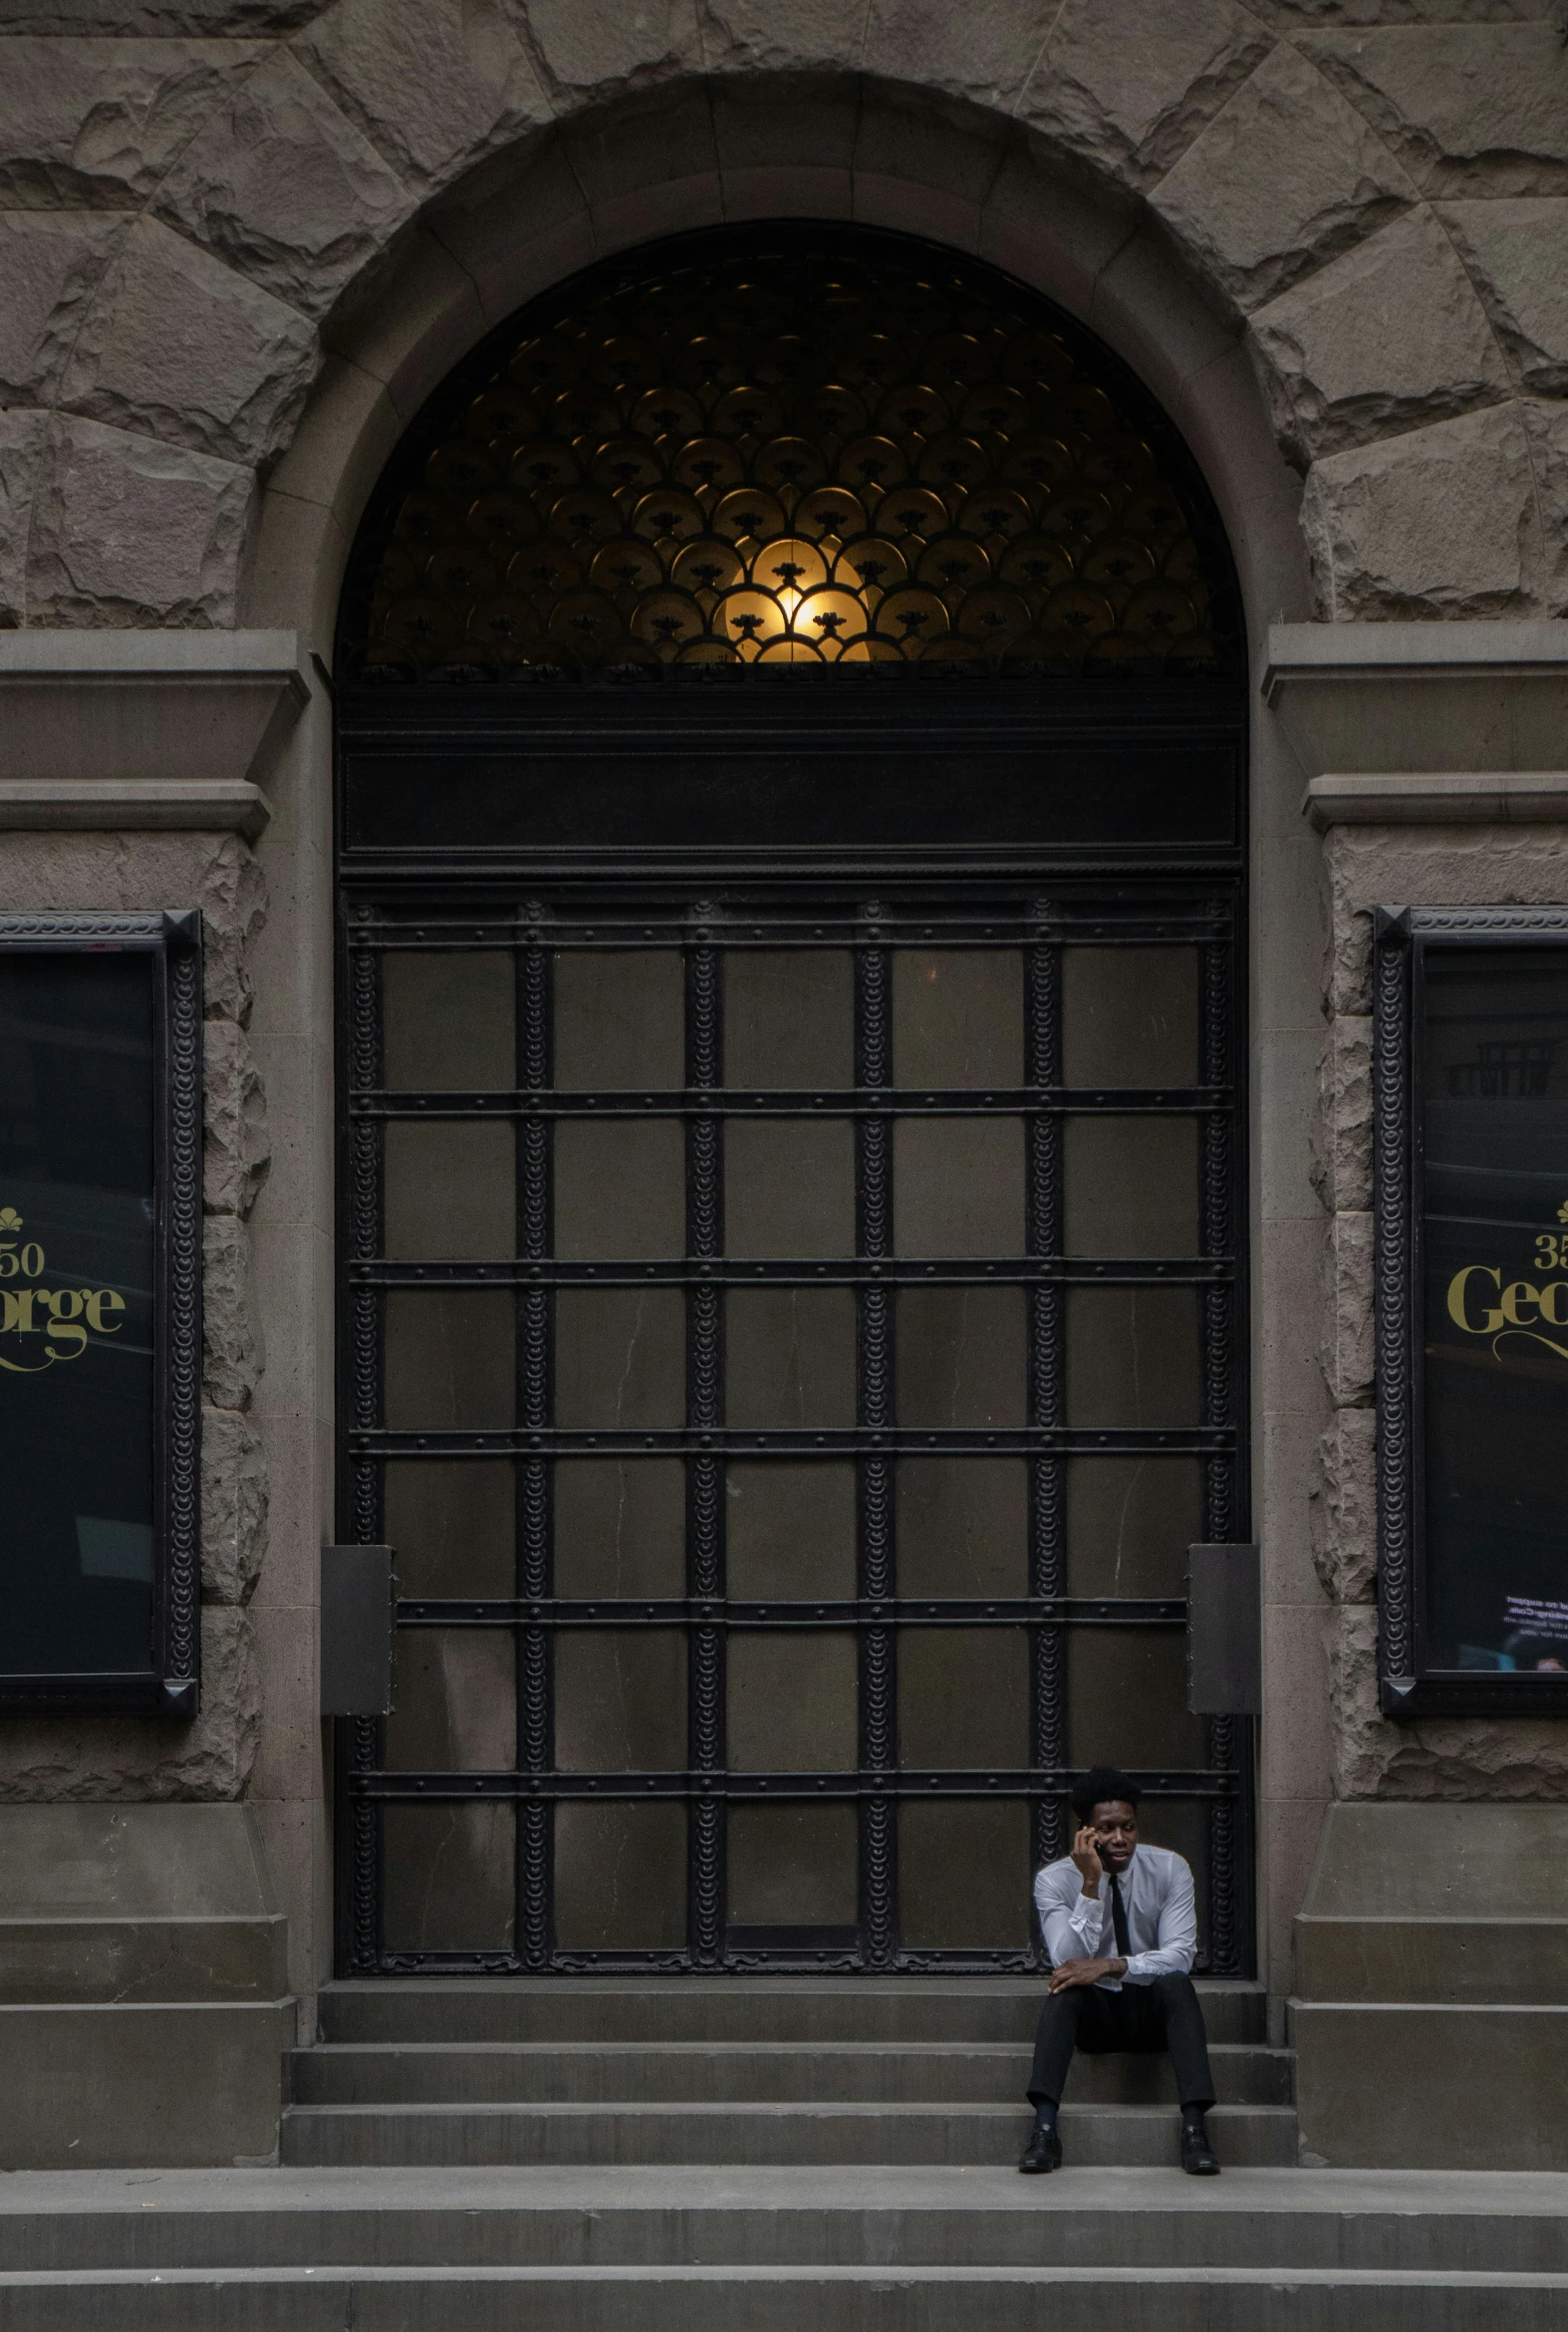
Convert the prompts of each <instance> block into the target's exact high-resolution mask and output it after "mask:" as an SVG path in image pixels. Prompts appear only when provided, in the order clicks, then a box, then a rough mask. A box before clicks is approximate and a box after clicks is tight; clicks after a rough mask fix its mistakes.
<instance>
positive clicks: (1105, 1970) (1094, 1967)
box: [1050, 1855, 1127, 1992]
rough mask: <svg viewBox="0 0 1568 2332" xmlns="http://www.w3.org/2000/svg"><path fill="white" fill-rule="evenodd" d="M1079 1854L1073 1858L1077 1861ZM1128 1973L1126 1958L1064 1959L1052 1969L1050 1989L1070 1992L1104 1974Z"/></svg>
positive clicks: (1097, 1979) (1098, 1978)
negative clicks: (1078, 1985)
mask: <svg viewBox="0 0 1568 2332" xmlns="http://www.w3.org/2000/svg"><path fill="white" fill-rule="evenodd" d="M1077 1859H1078V1858H1077V1856H1076V1855H1075V1856H1074V1857H1073V1860H1074V1861H1075V1862H1076V1861H1077ZM1126 1973H1127V1961H1126V1960H1125V1959H1064V1960H1063V1961H1062V1964H1061V1966H1060V1967H1053V1968H1052V1970H1051V1982H1050V1989H1051V1990H1052V1991H1053V1992H1069V1991H1071V1990H1072V1988H1073V1986H1074V1985H1075V1984H1080V1983H1098V1982H1099V1981H1100V1978H1101V1977H1102V1976H1103V1975H1113V1976H1123V1975H1126Z"/></svg>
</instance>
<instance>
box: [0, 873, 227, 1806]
mask: <svg viewBox="0 0 1568 2332" xmlns="http://www.w3.org/2000/svg"><path fill="white" fill-rule="evenodd" d="M265 897H266V895H265V890H264V886H263V883H262V878H261V872H260V869H259V868H258V867H257V864H256V861H255V858H254V857H253V855H252V853H251V852H250V850H249V849H248V848H247V846H246V845H245V844H244V843H243V842H241V841H240V840H239V839H238V837H237V836H235V835H201V834H192V835H159V836H152V835H137V836H119V835H101V834H27V835H20V834H11V835H7V836H6V837H5V838H4V846H3V848H0V912H6V913H14V912H17V911H19V910H21V909H23V908H30V907H39V906H41V905H47V906H49V907H56V908H60V907H64V908H69V907H87V908H100V909H102V908H114V907H120V908H126V909H129V910H134V909H138V908H142V909H144V908H159V907H199V908H200V909H201V913H202V921H203V928H204V931H205V934H206V945H205V952H204V962H203V976H204V983H205V1007H206V1027H205V1034H204V1043H205V1056H206V1135H205V1145H204V1149H205V1156H204V1162H203V1164H204V1176H203V1191H202V1211H203V1215H204V1217H205V1246H206V1265H205V1271H204V1275H203V1312H204V1319H203V1326H204V1331H205V1346H206V1351H205V1362H204V1368H203V1373H202V1408H201V1487H202V1515H201V1672H202V1674H201V1711H200V1714H199V1715H198V1717H197V1718H196V1721H195V1722H194V1724H191V1725H188V1726H184V1725H180V1726H170V1725H168V1724H167V1723H165V1722H162V1721H161V1720H159V1719H156V1718H149V1717H118V1718H112V1719H96V1720H94V1721H93V1722H92V1723H90V1724H80V1723H73V1722H70V1721H68V1720H65V1719H62V1718H58V1717H37V1718H33V1719H18V1718H11V1719H8V1720H7V1722H6V1723H5V1724H4V1725H0V1802H5V1801H11V1802H24V1801H33V1802H36V1801H40V1800H49V1799H67V1798H80V1799H105V1798H108V1799H115V1798H125V1799H142V1800H144V1799H159V1798H237V1797H240V1796H242V1795H243V1794H244V1791H245V1787H246V1784H247V1782H248V1781H249V1779H250V1773H251V1768H252V1766H253V1764H254V1763H255V1758H256V1749H257V1745H258V1742H259V1740H260V1737H261V1715H262V1701H261V1677H260V1670H259V1664H258V1661H257V1657H256V1645H255V1634H254V1630H253V1628H252V1626H251V1622H250V1618H249V1616H248V1614H247V1612H246V1608H245V1607H246V1605H247V1604H248V1603H249V1602H250V1599H251V1596H252V1594H253V1592H254V1590H255V1586H256V1581H257V1578H258V1577H259V1575H260V1571H261V1565H262V1560H263V1557H264V1556H265V1553H266V1547H267V1470H266V1461H265V1456H264V1452H263V1447H262V1441H261V1436H260V1434H259V1433H258V1431H257V1429H256V1425H255V1423H254V1421H253V1420H252V1418H251V1416H250V1414H249V1413H250V1407H251V1398H252V1395H253V1394H254V1392H255V1389H256V1384H257V1380H258V1378H259V1375H260V1372H261V1366H262V1360H261V1349H260V1341H259V1338H258V1334H257V1328H256V1319H255V1309H254V1305H253V1302H252V1298H251V1293H250V1285H249V1280H250V1270H249V1261H250V1257H249V1239H248V1233H247V1229H246V1222H247V1218H248V1216H249V1214H250V1211H251V1208H252V1206H253V1204H254V1203H255V1198H256V1193H257V1191H258V1190H259V1188H260V1187H261V1184H262V1182H263V1180H264V1179H265V1176H266V1172H267V1167H268V1164H269V1152H268V1146H267V1123H266V1106H265V1097H264V1095H263V1093H262V1089H261V1080H260V1078H259V1077H258V1075H257V1072H256V1066H255V1063H254V1061H253V1059H252V1057H251V1051H250V1041H249V1037H248V1035H247V1028H248V1024H249V1021H250V1016H251V1006H252V1003H253V1001H254V990H253V985H252V978H251V952H252V949H253V946H254V942H255V939H256V935H257V933H258V931H259V930H260V928H261V925H262V922H263V920H264V918H265V913H266V906H265Z"/></svg>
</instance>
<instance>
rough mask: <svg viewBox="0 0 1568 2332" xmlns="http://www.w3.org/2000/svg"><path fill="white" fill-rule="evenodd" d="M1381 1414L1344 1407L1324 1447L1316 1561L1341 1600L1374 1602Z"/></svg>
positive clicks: (1316, 1511) (1316, 1496)
mask: <svg viewBox="0 0 1568 2332" xmlns="http://www.w3.org/2000/svg"><path fill="white" fill-rule="evenodd" d="M1377 1425H1378V1421H1377V1413H1376V1411H1374V1410H1370V1409H1338V1410H1336V1411H1335V1412H1334V1420H1333V1423H1332V1424H1331V1425H1330V1426H1329V1428H1328V1431H1327V1432H1326V1433H1325V1434H1324V1435H1323V1438H1322V1441H1321V1443H1320V1449H1321V1454H1322V1462H1323V1487H1322V1489H1321V1491H1319V1492H1317V1493H1315V1494H1314V1498H1313V1519H1312V1562H1313V1568H1314V1569H1315V1570H1316V1572H1317V1575H1318V1577H1319V1579H1320V1580H1321V1581H1322V1582H1323V1587H1324V1591H1325V1593H1326V1594H1328V1595H1329V1596H1331V1597H1332V1598H1333V1600H1334V1601H1335V1602H1336V1603H1371V1602H1372V1600H1373V1598H1374V1597H1375V1595H1376V1594H1377V1582H1378V1536H1377V1531H1378V1485H1377V1462H1376V1461H1377V1438H1378V1433H1377Z"/></svg>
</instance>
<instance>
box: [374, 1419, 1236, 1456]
mask: <svg viewBox="0 0 1568 2332" xmlns="http://www.w3.org/2000/svg"><path fill="white" fill-rule="evenodd" d="M349 1446H350V1450H351V1452H352V1453H353V1455H354V1456H356V1457H418V1456H421V1455H423V1456H427V1457H506V1456H512V1455H516V1456H545V1457H580V1456H584V1455H586V1454H587V1453H588V1452H589V1451H591V1450H597V1451H598V1452H599V1454H600V1455H602V1456H606V1457H621V1456H636V1455H648V1454H650V1453H652V1454H654V1455H657V1456H662V1457H678V1456H681V1455H684V1454H686V1453H689V1452H693V1451H698V1450H704V1449H706V1450H712V1451H714V1452H716V1453H717V1454H719V1455H721V1456H722V1455H734V1456H738V1457H750V1456H753V1455H755V1453H756V1452H757V1451H759V1450H764V1451H767V1452H768V1453H769V1454H771V1455H772V1456H774V1457H809V1456H815V1455H817V1454H818V1453H820V1454H821V1455H823V1456H824V1457H860V1456H865V1455H867V1454H869V1453H871V1452H874V1451H875V1452H876V1453H878V1454H879V1455H883V1456H894V1457H896V1456H900V1455H909V1456H924V1455H928V1454H929V1453H930V1452H932V1451H935V1452H936V1453H938V1454H947V1455H952V1456H970V1457H973V1456H978V1455H980V1454H981V1453H982V1452H983V1451H985V1450H987V1449H997V1450H1001V1451H1003V1452H1007V1451H1013V1452H1021V1453H1023V1454H1031V1453H1032V1454H1033V1455H1035V1456H1041V1457H1048V1456H1053V1455H1057V1454H1061V1455H1071V1454H1072V1453H1073V1452H1074V1451H1086V1452H1087V1451H1093V1452H1094V1453H1095V1454H1097V1455H1100V1456H1116V1455H1118V1454H1127V1455H1129V1456H1134V1455H1136V1456H1140V1457H1147V1456H1149V1455H1150V1454H1151V1453H1153V1452H1156V1451H1160V1450H1166V1451H1169V1452H1170V1453H1171V1454H1172V1455H1180V1454H1183V1453H1185V1454H1192V1455H1197V1456H1208V1455H1210V1454H1224V1453H1227V1452H1229V1451H1230V1450H1233V1449H1234V1448H1235V1446H1236V1433H1235V1428H1234V1426H1231V1425H1172V1426H1169V1427H1167V1428H1164V1429H1161V1430H1154V1429H1152V1428H1150V1427H1148V1426H1143V1425H1114V1426H1107V1427H1106V1428H1105V1429H1104V1430H1103V1431H1102V1430H1098V1429H1096V1428H1094V1427H1092V1426H1083V1425H1012V1426H1007V1427H1003V1428H1002V1429H1000V1430H998V1431H995V1432H991V1431H988V1430H985V1429H984V1428H982V1427H980V1426H978V1425H972V1426H963V1425H946V1426H943V1427H942V1429H941V1430H940V1431H939V1432H922V1431H920V1430H919V1429H918V1428H917V1427H916V1426H914V1425H904V1426H878V1427H876V1428H875V1429H873V1428H872V1427H871V1426H869V1425H839V1426H835V1427H833V1428H832V1429H830V1430H825V1431H823V1432H820V1433H815V1432H812V1431H811V1430H810V1429H809V1428H799V1427H795V1428H787V1429H786V1428H780V1429H779V1430H777V1431H774V1432H766V1433H752V1432H743V1431H741V1430H740V1429H739V1428H738V1427H735V1426H727V1425H701V1426H697V1425H669V1426H665V1427H664V1428H662V1429H661V1430H660V1431H658V1432H653V1433H637V1432H621V1431H595V1432H588V1431H585V1430H583V1429H581V1428H579V1427H567V1426H563V1425H517V1426H511V1427H505V1428H501V1429H497V1430H494V1431H489V1432H460V1431H457V1430H453V1429H437V1430H435V1431H430V1432H424V1433H420V1432H415V1431H402V1430H393V1429H392V1427H390V1426H385V1425H384V1426H382V1427H380V1428H378V1429H376V1430H373V1431H361V1432H357V1433H352V1434H351V1435H350V1436H349Z"/></svg>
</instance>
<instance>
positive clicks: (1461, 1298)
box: [1448, 1240, 1568, 1361]
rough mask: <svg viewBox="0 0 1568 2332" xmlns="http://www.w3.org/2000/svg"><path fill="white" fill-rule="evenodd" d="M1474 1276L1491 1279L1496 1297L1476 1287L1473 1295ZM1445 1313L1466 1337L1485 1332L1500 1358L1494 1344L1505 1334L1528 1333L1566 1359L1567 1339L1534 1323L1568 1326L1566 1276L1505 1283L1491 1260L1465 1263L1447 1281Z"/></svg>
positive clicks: (1567, 1352)
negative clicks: (1562, 1341)
mask: <svg viewBox="0 0 1568 2332" xmlns="http://www.w3.org/2000/svg"><path fill="white" fill-rule="evenodd" d="M1540 1243H1541V1242H1540V1241H1539V1240H1537V1242H1536V1244H1537V1245H1539V1244H1540ZM1564 1260H1565V1261H1568V1257H1565V1258H1564ZM1472 1279H1474V1280H1480V1281H1482V1282H1484V1281H1487V1280H1489V1281H1490V1282H1491V1285H1492V1287H1493V1288H1494V1289H1495V1290H1496V1291H1497V1301H1496V1302H1495V1303H1494V1304H1489V1303H1487V1301H1486V1298H1485V1295H1484V1293H1483V1292H1480V1291H1477V1293H1476V1294H1475V1295H1474V1296H1472V1295H1471V1293H1470V1281H1471V1280H1472ZM1448 1318H1449V1319H1450V1320H1451V1321H1452V1322H1453V1324H1454V1326H1455V1327H1456V1328H1462V1329H1463V1331H1464V1333H1465V1335H1466V1336H1489V1337H1490V1338H1491V1340H1492V1348H1491V1349H1492V1357H1493V1359H1494V1360H1499V1361H1500V1360H1501V1359H1502V1355H1501V1353H1500V1352H1499V1351H1498V1350H1497V1347H1498V1345H1499V1344H1501V1342H1502V1340H1503V1338H1504V1337H1505V1336H1527V1337H1528V1338H1529V1340H1530V1342H1531V1343H1532V1344H1544V1345H1545V1347H1546V1349H1547V1351H1548V1352H1554V1353H1557V1354H1558V1355H1559V1356H1560V1357H1561V1358H1562V1359H1563V1360H1565V1361H1568V1344H1558V1343H1556V1342H1555V1341H1554V1340H1553V1339H1552V1338H1551V1337H1550V1336H1543V1335H1542V1334H1541V1331H1540V1329H1539V1328H1538V1327H1537V1326H1536V1322H1537V1321H1538V1320H1540V1321H1544V1322H1545V1324H1546V1326H1547V1327H1548V1328H1568V1279H1551V1280H1547V1281H1546V1282H1545V1284H1544V1285H1543V1286H1541V1287H1536V1286H1535V1285H1534V1284H1533V1283H1532V1282H1531V1281H1530V1280H1528V1279H1512V1280H1510V1281H1509V1282H1508V1285H1507V1286H1506V1287H1504V1286H1503V1284H1502V1273H1501V1271H1500V1270H1498V1269H1495V1268H1494V1267H1493V1266H1492V1265H1491V1264H1489V1263H1466V1264H1465V1265H1464V1266H1463V1268H1462V1269H1461V1270H1458V1271H1456V1272H1455V1273H1454V1275H1453V1277H1452V1278H1451V1279H1450V1280H1449V1282H1448Z"/></svg>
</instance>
